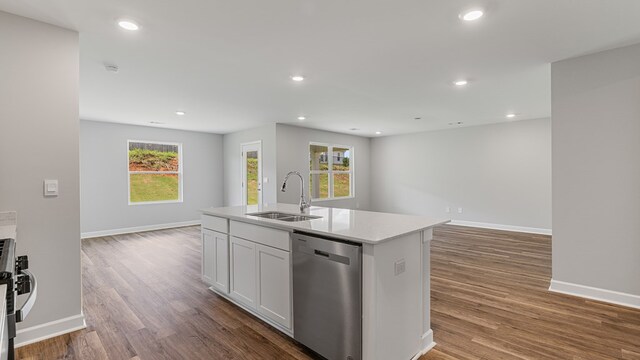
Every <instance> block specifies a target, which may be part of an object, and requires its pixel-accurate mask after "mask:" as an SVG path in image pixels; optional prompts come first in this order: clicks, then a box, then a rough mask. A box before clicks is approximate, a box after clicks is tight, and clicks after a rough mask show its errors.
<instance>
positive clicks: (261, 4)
mask: <svg viewBox="0 0 640 360" xmlns="http://www.w3.org/2000/svg"><path fill="white" fill-rule="evenodd" d="M475 7H479V8H482V9H483V10H484V11H485V16H484V17H483V18H481V19H480V20H478V21H476V22H463V21H461V20H460V19H459V18H458V15H459V14H460V13H461V12H463V11H465V10H468V9H471V8H475ZM0 10H3V11H7V12H11V13H15V14H18V15H22V16H26V17H30V18H34V19H37V20H41V21H44V22H48V23H52V24H56V25H59V26H62V27H66V28H70V29H75V30H77V31H79V32H80V116H81V118H82V119H87V120H99V121H111V122H119V123H129V124H138V125H147V126H151V125H152V124H151V122H160V123H162V124H159V125H156V126H160V127H167V128H175V129H185V130H195V131H206V132H214V133H229V132H233V131H237V130H242V129H246V128H251V127H255V126H260V125H264V124H269V123H274V122H278V123H291V124H296V125H300V126H306V127H312V128H318V129H324V130H332V131H337V132H344V133H353V134H358V135H363V136H375V132H376V131H380V132H382V136H384V135H391V134H399V133H407V132H414V131H422V130H434V129H443V128H450V127H452V126H472V125H479V124H486V123H496V122H501V121H511V120H513V119H511V120H508V119H506V118H505V114H507V113H509V112H514V113H517V114H518V116H517V117H516V118H515V119H516V120H521V119H533V118H540V117H548V116H550V113H551V104H550V92H551V91H550V65H549V64H550V63H551V62H554V61H558V60H561V59H566V58H570V57H575V56H579V55H583V54H588V53H593V52H597V51H600V50H605V49H609V48H614V47H619V46H623V45H630V44H634V43H638V42H640V21H638V19H637V16H638V14H640V1H638V0H419V1H418V0H400V1H394V0H341V1H335V0H314V1H311V0H269V1H265V0H227V1H221V0H181V1H168V0H164V1H162V0H108V1H106V0H58V1H52V0H0ZM121 18H130V19H134V20H135V21H136V22H138V23H139V24H140V26H141V29H140V30H139V31H136V32H128V31H125V30H122V29H120V28H119V27H118V26H117V25H116V22H117V20H118V19H121ZM105 63H106V64H115V65H117V66H118V67H119V72H118V73H110V72H107V71H106V70H105V68H104V64H105ZM293 74H302V75H304V76H305V78H306V79H305V81H303V82H301V83H296V82H294V81H292V80H291V78H290V76H291V75H293ZM463 78H464V79H468V81H469V84H468V85H467V86H465V87H456V86H455V85H453V82H454V81H455V80H458V79H463ZM177 110H183V111H185V112H186V115H184V116H178V115H176V114H175V112H176V111H177ZM301 115H302V116H305V117H306V120H304V121H299V120H297V117H298V116H301ZM415 118H420V119H415ZM458 122H462V123H463V124H462V125H458V124H457V123H458ZM450 124H453V125H450ZM351 128H357V129H359V130H349V129H351Z"/></svg>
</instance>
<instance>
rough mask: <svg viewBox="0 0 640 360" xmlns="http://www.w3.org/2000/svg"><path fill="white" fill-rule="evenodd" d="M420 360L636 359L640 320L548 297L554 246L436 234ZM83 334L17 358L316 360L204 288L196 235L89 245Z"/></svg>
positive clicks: (447, 230) (458, 231) (187, 231)
mask: <svg viewBox="0 0 640 360" xmlns="http://www.w3.org/2000/svg"><path fill="white" fill-rule="evenodd" d="M432 261H433V265H432V278H431V281H432V327H433V330H434V334H435V340H436V342H437V343H438V345H437V346H436V348H435V349H433V350H431V351H430V352H429V353H428V354H427V355H425V356H423V357H422V358H421V360H448V359H625V360H629V359H640V311H639V310H632V309H628V308H624V307H619V306H613V305H608V304H604V303H599V302H595V301H587V300H583V299H579V298H574V297H570V296H565V295H560V294H553V293H549V292H548V291H547V288H548V285H549V279H550V275H551V241H550V238H549V237H547V236H539V235H527V234H518V233H510V232H500V231H491V230H483V229H472V228H463V227H455V226H441V227H439V228H438V229H437V230H436V231H435V234H434V240H433V244H432ZM82 268H83V291H84V292H83V296H84V299H83V301H84V313H85V316H86V318H87V329H85V330H81V331H77V332H74V333H72V334H67V335H63V336H59V337H56V338H53V339H49V340H46V341H43V342H40V343H36V344H33V345H28V346H25V347H22V348H20V349H18V352H17V355H18V356H17V358H19V359H47V360H48V359H311V358H312V355H311V354H310V353H309V352H307V351H306V350H305V349H303V348H301V347H300V346H299V345H297V344H296V343H295V342H294V341H292V340H291V339H289V338H288V337H286V336H285V335H282V334H281V333H279V332H278V331H276V330H273V329H272V328H270V327H269V326H268V325H266V324H265V323H263V322H261V321H259V320H257V319H255V318H253V317H252V316H250V315H249V314H247V313H246V312H244V311H242V310H240V309H239V308H237V307H236V306H234V305H232V304H230V303H229V302H227V301H226V300H224V299H222V298H221V297H219V296H217V295H215V294H213V293H212V292H210V291H209V290H207V288H206V286H204V284H203V283H202V282H201V281H200V229H199V227H189V228H181V229H172V230H163V231H154V232H146V233H139V234H130V235H119V236H113V237H103V238H96V239H88V240H84V241H83V244H82Z"/></svg>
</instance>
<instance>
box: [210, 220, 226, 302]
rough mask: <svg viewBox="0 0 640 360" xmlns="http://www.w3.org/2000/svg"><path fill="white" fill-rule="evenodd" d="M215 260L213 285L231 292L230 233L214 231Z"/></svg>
mask: <svg viewBox="0 0 640 360" xmlns="http://www.w3.org/2000/svg"><path fill="white" fill-rule="evenodd" d="M213 238H214V253H215V255H214V256H215V262H214V265H213V284H211V285H212V286H213V287H215V288H217V289H218V290H220V291H223V292H225V293H228V292H229V235H227V234H221V233H218V232H214V233H213Z"/></svg>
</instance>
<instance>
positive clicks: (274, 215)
mask: <svg viewBox="0 0 640 360" xmlns="http://www.w3.org/2000/svg"><path fill="white" fill-rule="evenodd" d="M247 215H249V216H257V217H261V218H266V219H274V220H280V221H288V222H294V221H305V220H313V219H320V218H321V217H322V216H314V215H296V214H287V213H282V212H278V211H266V212H260V213H248V214H247Z"/></svg>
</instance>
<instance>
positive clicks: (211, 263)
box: [202, 229, 215, 285]
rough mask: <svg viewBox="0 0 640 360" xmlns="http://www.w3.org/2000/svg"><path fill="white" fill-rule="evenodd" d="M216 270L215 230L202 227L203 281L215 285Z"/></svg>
mask: <svg viewBox="0 0 640 360" xmlns="http://www.w3.org/2000/svg"><path fill="white" fill-rule="evenodd" d="M214 271H215V239H214V234H213V231H211V230H207V229H202V281H204V282H205V283H206V284H207V285H213V282H214Z"/></svg>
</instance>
